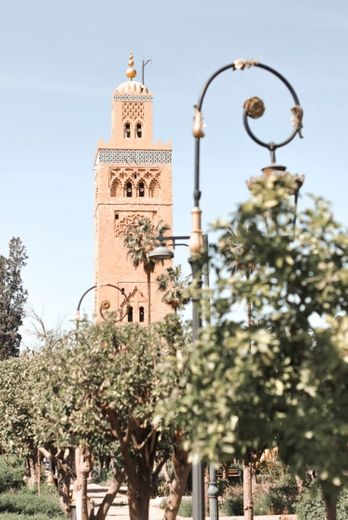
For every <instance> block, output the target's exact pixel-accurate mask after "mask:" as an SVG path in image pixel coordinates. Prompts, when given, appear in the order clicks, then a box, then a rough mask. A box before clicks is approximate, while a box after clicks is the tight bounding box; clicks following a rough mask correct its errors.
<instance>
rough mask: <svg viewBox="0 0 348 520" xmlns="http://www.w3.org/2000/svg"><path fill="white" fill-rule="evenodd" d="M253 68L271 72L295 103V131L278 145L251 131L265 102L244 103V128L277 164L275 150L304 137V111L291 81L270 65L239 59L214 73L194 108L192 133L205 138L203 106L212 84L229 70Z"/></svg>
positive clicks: (293, 115)
mask: <svg viewBox="0 0 348 520" xmlns="http://www.w3.org/2000/svg"><path fill="white" fill-rule="evenodd" d="M251 67H257V68H260V69H263V70H266V71H267V72H270V73H271V74H273V75H274V76H275V77H276V78H278V79H279V80H280V81H281V82H282V83H283V84H284V85H285V87H286V88H287V89H288V91H289V92H290V95H291V97H292V100H293V103H294V105H293V107H292V108H291V112H292V121H293V129H292V131H291V133H290V135H289V137H288V138H287V139H284V140H283V141H280V142H278V143H276V142H269V143H267V142H265V141H263V140H262V139H260V138H259V137H257V136H256V135H255V134H254V132H253V131H252V130H251V128H250V125H249V120H250V119H257V118H259V117H261V116H262V115H263V113H264V111H265V108H264V104H263V101H262V100H261V99H260V98H258V97H253V98H250V99H248V100H247V101H246V102H245V103H244V112H243V123H244V128H245V130H246V132H247V134H248V135H249V137H250V138H251V139H252V140H253V141H254V142H255V143H257V144H258V145H260V146H263V147H264V148H267V149H268V150H269V151H270V153H271V160H272V162H273V163H274V162H275V150H276V149H277V148H281V147H282V146H285V145H287V144H288V143H290V142H291V141H292V140H293V139H294V137H295V136H296V135H297V134H298V135H299V137H301V138H302V137H303V136H302V134H301V130H302V126H303V125H302V119H303V109H302V107H301V105H300V101H299V98H298V96H297V94H296V92H295V90H294V88H293V87H292V85H291V84H290V83H289V81H288V80H287V79H286V78H285V77H284V76H283V75H282V74H280V73H279V72H278V71H276V70H275V69H273V68H271V67H269V66H268V65H264V64H263V63H259V62H257V61H254V60H241V59H239V60H235V61H234V62H233V63H230V64H229V65H225V66H224V67H221V68H220V69H218V70H217V71H216V72H214V74H212V76H210V78H209V79H208V81H207V82H206V83H205V85H204V87H203V89H202V92H201V94H200V96H199V98H198V103H197V105H195V107H194V108H195V114H194V122H193V130H192V132H193V136H194V137H195V138H197V139H200V138H202V137H204V128H205V124H204V121H203V116H202V105H203V101H204V98H205V95H206V92H207V90H208V88H209V86H210V84H211V83H212V81H213V80H214V79H215V78H216V77H217V76H219V75H220V74H222V73H223V72H225V71H226V70H228V69H232V70H233V71H236V70H244V69H249V68H251Z"/></svg>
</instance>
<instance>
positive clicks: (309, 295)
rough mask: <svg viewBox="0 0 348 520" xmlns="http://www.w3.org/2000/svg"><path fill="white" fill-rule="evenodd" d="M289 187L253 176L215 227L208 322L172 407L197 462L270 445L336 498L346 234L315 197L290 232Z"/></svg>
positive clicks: (342, 470) (343, 415)
mask: <svg viewBox="0 0 348 520" xmlns="http://www.w3.org/2000/svg"><path fill="white" fill-rule="evenodd" d="M295 190H296V185H295V180H294V177H293V176H291V175H290V174H288V173H286V174H284V175H281V176H279V175H274V174H271V175H269V176H267V177H261V178H260V179H259V180H257V181H254V183H253V185H252V186H251V197H250V199H249V200H247V201H246V202H245V203H244V204H241V205H240V206H239V208H238V210H237V211H236V213H235V214H234V215H233V217H232V219H231V220H230V221H229V222H218V223H217V224H216V226H215V227H216V228H217V229H218V230H219V231H220V237H219V239H218V241H217V243H216V244H215V245H214V248H213V249H214V259H213V264H214V266H215V270H216V274H217V282H216V287H215V289H214V290H213V291H212V293H211V294H210V297H211V309H212V325H211V326H207V327H205V328H204V330H203V331H202V333H201V336H200V339H199V341H198V343H197V344H196V345H193V346H192V349H191V352H190V354H189V356H188V359H187V360H186V361H185V363H186V366H187V372H186V373H184V375H183V377H182V379H181V381H180V387H181V389H182V390H183V391H184V397H182V398H181V399H179V402H178V403H177V406H178V407H179V409H180V412H181V416H182V417H186V421H187V422H188V423H189V424H190V442H189V445H190V447H191V448H192V449H193V451H194V453H195V454H196V455H197V456H200V457H203V458H206V459H210V460H214V461H218V460H222V459H224V458H225V459H226V458H227V459H230V458H231V456H233V455H237V456H243V454H244V452H245V450H246V449H248V448H253V449H255V450H257V449H259V448H262V447H265V446H268V447H270V446H271V445H273V444H277V445H278V447H279V453H280V456H281V458H282V460H283V461H284V462H285V463H286V464H289V465H290V467H291V469H292V470H293V472H294V473H297V474H299V475H303V474H304V473H305V471H306V470H308V469H312V470H313V469H314V470H316V472H317V474H318V475H319V477H320V479H321V484H322V486H323V488H324V492H325V490H326V491H327V492H328V493H331V494H334V493H335V490H338V489H339V488H340V486H341V484H342V483H343V482H344V481H345V480H347V477H348V450H347V445H348V427H347V424H348V420H347V419H348V415H347V414H348V412H347V410H348V316H347V309H348V298H347V295H348V235H347V230H346V229H344V227H343V226H342V225H340V224H339V223H338V222H336V221H335V219H334V217H333V214H332V212H331V210H330V207H329V205H328V204H327V202H325V201H324V200H323V199H321V198H312V205H311V207H310V208H308V209H305V210H304V211H301V212H300V213H299V214H298V215H297V223H296V226H295V224H294V220H295V209H294V205H293V201H292V195H293V193H294V191H295ZM238 236H239V240H238ZM238 242H239V245H238ZM201 297H202V298H203V299H204V298H205V297H206V291H203V292H202V293H201ZM249 306H250V307H251V319H250V320H249V323H248V322H247V321H248V320H247V310H248V307H249ZM177 398H178V394H176V395H174V401H175V402H177ZM172 404H173V403H170V404H169V406H168V413H169V414H170V409H169V408H170V407H171V405H172Z"/></svg>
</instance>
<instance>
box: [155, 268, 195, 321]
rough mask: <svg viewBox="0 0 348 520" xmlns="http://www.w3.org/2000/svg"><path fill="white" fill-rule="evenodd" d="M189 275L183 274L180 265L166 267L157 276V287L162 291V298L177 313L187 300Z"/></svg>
mask: <svg viewBox="0 0 348 520" xmlns="http://www.w3.org/2000/svg"><path fill="white" fill-rule="evenodd" d="M188 281H189V276H183V274H182V269H181V267H180V265H178V266H176V267H168V268H167V269H166V272H164V273H162V274H160V275H159V276H157V283H158V289H159V290H160V291H161V292H162V293H163V297H162V300H163V301H164V302H165V303H167V304H168V305H170V307H171V308H172V309H173V310H174V312H175V314H177V312H178V310H179V309H181V308H182V307H183V306H184V305H185V304H186V303H187V302H188V301H189V298H188V294H187V288H188Z"/></svg>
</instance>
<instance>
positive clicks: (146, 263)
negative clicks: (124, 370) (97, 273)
mask: <svg viewBox="0 0 348 520" xmlns="http://www.w3.org/2000/svg"><path fill="white" fill-rule="evenodd" d="M167 229H168V226H166V225H163V224H162V223H161V222H160V223H158V224H157V226H154V224H153V223H152V222H151V220H150V219H149V218H146V217H139V219H138V220H137V221H136V222H135V223H134V224H132V225H130V226H129V227H128V229H127V234H126V236H125V239H124V245H125V247H126V248H127V250H128V253H127V254H128V256H129V257H130V259H131V260H132V262H133V265H134V267H135V268H137V267H139V266H142V267H143V269H144V271H145V274H146V279H147V303H148V307H147V318H148V324H150V323H151V275H152V273H153V272H154V270H155V265H156V261H155V260H154V259H152V258H149V256H148V255H149V253H150V251H152V250H153V249H155V247H156V246H157V237H158V236H159V235H160V234H163V233H164V231H166V230H167Z"/></svg>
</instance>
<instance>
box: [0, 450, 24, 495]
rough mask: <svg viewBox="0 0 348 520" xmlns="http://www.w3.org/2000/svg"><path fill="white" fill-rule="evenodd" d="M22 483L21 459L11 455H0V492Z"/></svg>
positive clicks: (19, 485) (14, 487)
mask: <svg viewBox="0 0 348 520" xmlns="http://www.w3.org/2000/svg"><path fill="white" fill-rule="evenodd" d="M22 485H23V460H22V459H20V458H18V457H14V456H11V455H8V456H4V455H1V456H0V493H4V492H5V491H10V490H14V489H18V488H20V487H21V486H22Z"/></svg>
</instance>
